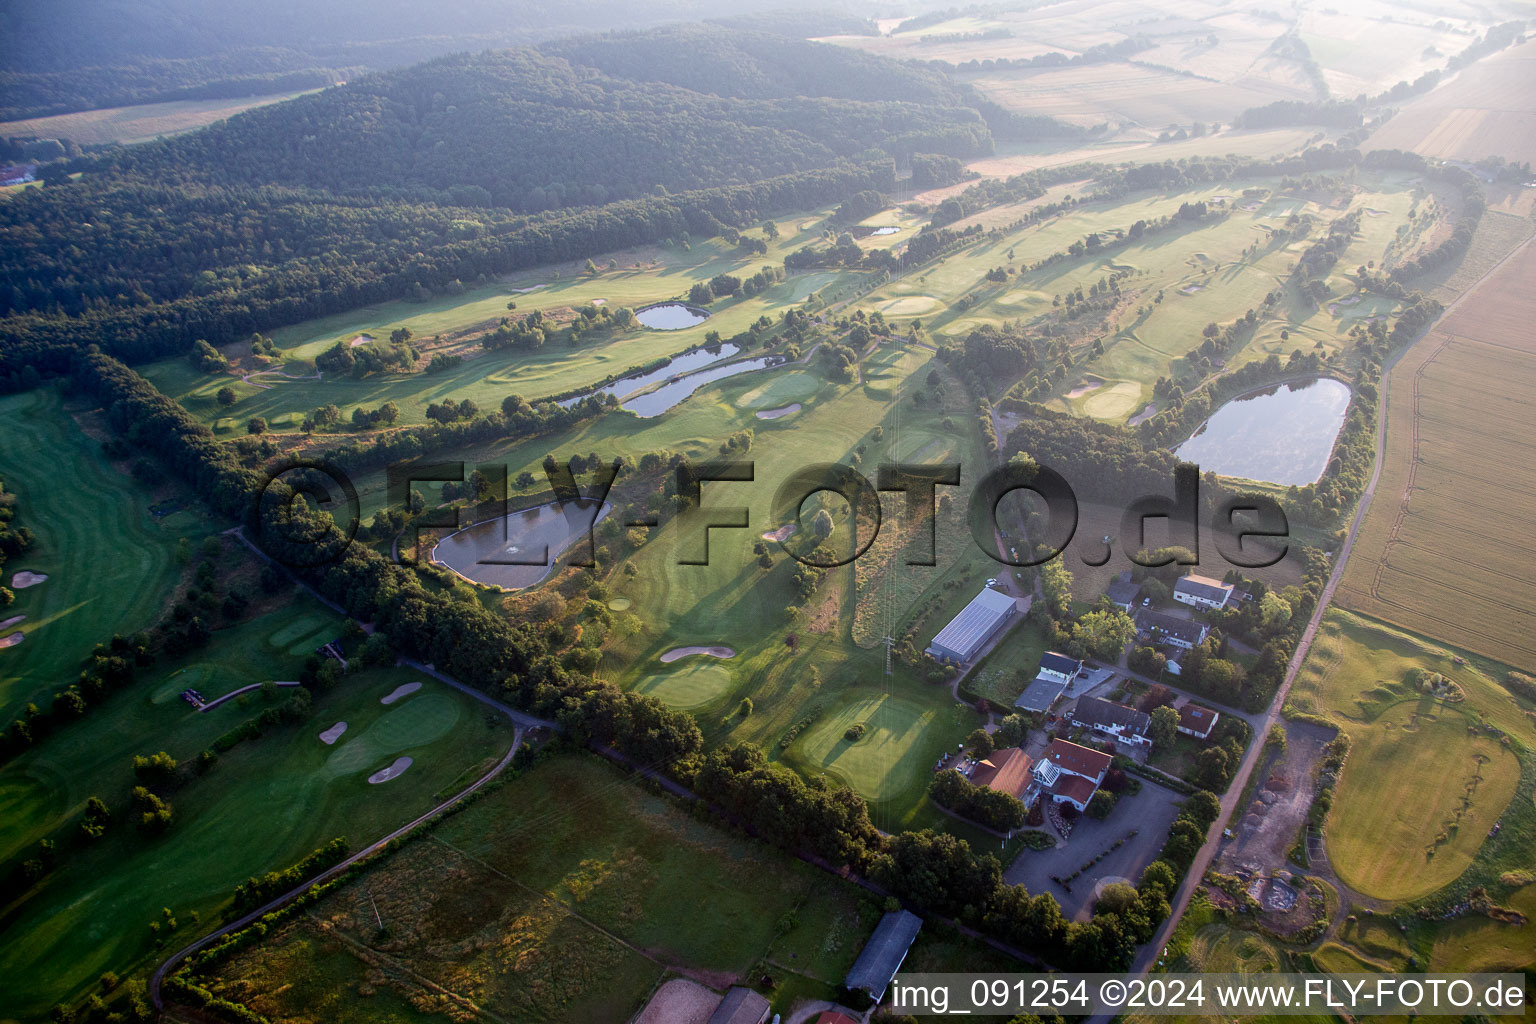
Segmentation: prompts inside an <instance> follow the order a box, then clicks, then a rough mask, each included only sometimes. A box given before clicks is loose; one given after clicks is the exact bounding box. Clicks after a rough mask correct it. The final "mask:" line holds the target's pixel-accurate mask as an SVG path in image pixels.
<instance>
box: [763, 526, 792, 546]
mask: <svg viewBox="0 0 1536 1024" xmlns="http://www.w3.org/2000/svg"><path fill="white" fill-rule="evenodd" d="M794 535H795V524H794V523H786V524H784V525H783V526H781V527H779V528H778V529H777V530H769V531H768V532H767V533H765V534H763V540H776V541H778V542H779V543H781V544H782V543H783V542H784V541H786V540H788V539H789V538H791V537H793V536H794Z"/></svg>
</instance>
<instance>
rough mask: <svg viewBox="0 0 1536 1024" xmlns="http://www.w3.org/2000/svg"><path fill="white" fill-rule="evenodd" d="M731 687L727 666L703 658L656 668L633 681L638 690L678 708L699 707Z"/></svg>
mask: <svg viewBox="0 0 1536 1024" xmlns="http://www.w3.org/2000/svg"><path fill="white" fill-rule="evenodd" d="M730 689H731V673H730V670H729V669H727V668H725V667H724V666H722V665H711V664H707V663H703V662H683V663H682V664H681V667H679V668H675V669H672V670H671V671H669V672H656V673H654V674H652V675H648V676H646V677H645V678H644V679H642V680H640V681H639V682H638V683H636V684H635V691H636V692H637V693H645V694H649V695H650V696H652V697H655V698H656V699H657V700H659V701H661V702H662V703H663V704H666V705H667V706H668V707H673V708H676V709H677V710H679V711H692V710H694V709H695V708H701V707H703V706H704V705H706V704H708V703H710V702H711V701H714V700H718V699H719V698H720V697H721V696H722V695H724V694H726V693H728V692H730Z"/></svg>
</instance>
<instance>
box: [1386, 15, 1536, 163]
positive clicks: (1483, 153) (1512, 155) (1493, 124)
mask: <svg viewBox="0 0 1536 1024" xmlns="http://www.w3.org/2000/svg"><path fill="white" fill-rule="evenodd" d="M1533 75H1536V40H1530V41H1527V42H1525V43H1522V44H1517V45H1515V46H1511V47H1510V48H1509V49H1507V50H1503V51H1500V52H1499V53H1495V54H1492V55H1490V56H1488V57H1486V58H1484V59H1483V60H1480V61H1478V62H1477V63H1475V64H1473V65H1472V66H1471V67H1468V68H1466V69H1464V70H1462V71H1461V72H1459V73H1458V74H1457V75H1456V76H1455V77H1454V78H1453V79H1451V80H1450V81H1447V82H1443V83H1441V85H1440V86H1439V87H1438V88H1436V89H1434V90H1432V91H1431V92H1428V93H1425V94H1424V95H1423V96H1419V97H1416V98H1414V99H1413V100H1410V101H1409V102H1407V103H1405V104H1403V107H1402V109H1401V110H1400V111H1399V112H1398V113H1397V115H1396V116H1395V117H1393V118H1392V119H1391V120H1389V121H1388V122H1387V123H1386V124H1384V125H1382V126H1381V127H1380V128H1378V129H1377V130H1376V131H1375V132H1373V133H1372V134H1371V137H1370V138H1369V139H1367V140H1366V143H1365V145H1366V146H1367V147H1369V148H1372V149H1408V150H1412V151H1413V152H1415V153H1421V154H1423V155H1424V156H1433V157H1441V158H1444V159H1455V160H1468V161H1476V160H1482V159H1483V158H1485V157H1490V156H1498V157H1503V158H1504V159H1505V160H1508V161H1511V162H1515V163H1528V162H1531V161H1536V108H1532V106H1531V104H1530V102H1529V100H1530V88H1529V86H1530V83H1531V81H1532V76H1533Z"/></svg>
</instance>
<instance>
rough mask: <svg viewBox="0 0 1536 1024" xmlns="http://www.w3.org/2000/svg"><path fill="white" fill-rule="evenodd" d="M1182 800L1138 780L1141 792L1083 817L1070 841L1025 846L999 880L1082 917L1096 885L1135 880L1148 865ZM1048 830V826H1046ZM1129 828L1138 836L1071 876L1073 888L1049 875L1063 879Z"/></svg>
mask: <svg viewBox="0 0 1536 1024" xmlns="http://www.w3.org/2000/svg"><path fill="white" fill-rule="evenodd" d="M1182 799H1183V797H1181V796H1180V795H1179V794H1178V793H1175V792H1174V791H1173V790H1171V789H1166V788H1164V787H1163V786H1159V785H1158V784H1157V783H1155V782H1151V781H1149V780H1147V779H1142V780H1141V792H1140V793H1138V794H1136V795H1135V796H1129V795H1124V796H1122V797H1121V798H1120V802H1119V803H1118V804H1117V805H1116V806H1115V809H1114V810H1113V811H1111V812H1110V814H1109V817H1108V818H1106V819H1105V820H1104V821H1095V820H1094V819H1092V818H1090V817H1088V816H1087V815H1084V816H1083V817H1081V818H1079V819H1078V820H1077V824H1076V826H1075V827H1074V828H1073V829H1072V838H1071V839H1069V840H1067V841H1066V842H1064V843H1058V844H1057V846H1056V848H1055V849H1054V850H1024V851H1023V852H1021V853H1020V854H1019V855H1018V857H1016V858H1015V859H1014V861H1013V863H1012V864H1010V865H1009V866H1008V870H1007V871H1006V872H1004V874H1003V878H1004V879H1005V880H1006V881H1008V882H1010V883H1019V882H1022V883H1023V884H1024V886H1025V887H1026V888H1028V889H1029V891H1030V892H1032V893H1036V892H1048V893H1050V894H1051V895H1052V896H1055V897H1056V902H1058V903H1060V904H1061V912H1062V913H1063V914H1065V915H1066V916H1067V917H1068V918H1071V919H1073V920H1086V919H1087V918H1088V915H1089V913H1090V911H1091V910H1092V909H1093V897H1094V889H1095V886H1096V883H1097V882H1098V881H1099V880H1101V879H1106V878H1110V879H1114V880H1119V879H1122V878H1123V879H1126V880H1128V881H1130V882H1131V883H1132V884H1135V882H1136V880H1137V879H1138V878H1140V877H1141V873H1142V871H1143V870H1144V869H1145V868H1146V866H1147V865H1148V864H1150V863H1152V862H1153V861H1154V860H1156V859H1157V854H1158V851H1159V850H1161V849H1162V848H1163V841H1164V840H1166V839H1167V838H1168V829H1169V827H1170V826H1171V825H1172V824H1173V819H1174V818H1176V817H1177V816H1178V813H1179V808H1178V804H1179V801H1180V800H1182ZM1046 828H1047V830H1049V828H1050V826H1046ZM1132 829H1135V830H1137V831H1136V835H1135V836H1134V837H1133V838H1131V839H1129V840H1127V841H1126V842H1125V843H1124V844H1123V845H1122V846H1121V847H1120V848H1119V849H1117V850H1115V851H1114V852H1113V853H1110V854H1109V855H1108V856H1106V857H1105V858H1104V859H1103V860H1101V861H1099V862H1098V863H1097V864H1095V865H1094V866H1093V867H1092V868H1090V869H1089V870H1088V871H1086V872H1084V873H1083V874H1081V875H1079V876H1078V877H1077V878H1076V879H1074V880H1073V881H1072V891H1071V892H1068V891H1067V890H1065V889H1063V888H1062V887H1061V886H1060V885H1058V884H1056V883H1055V882H1053V881H1051V876H1052V875H1056V876H1058V877H1060V878H1065V877H1067V876H1068V875H1070V874H1071V873H1072V872H1074V871H1076V870H1077V869H1078V868H1080V867H1082V866H1083V865H1084V864H1086V863H1087V862H1088V861H1090V860H1092V859H1093V858H1095V857H1097V856H1098V855H1099V854H1100V853H1102V852H1103V851H1105V850H1107V849H1108V848H1109V847H1111V846H1113V845H1114V844H1115V841H1116V840H1118V839H1121V838H1123V837H1124V836H1125V835H1126V833H1128V832H1130V831H1131V830H1132ZM1053 834H1054V833H1053Z"/></svg>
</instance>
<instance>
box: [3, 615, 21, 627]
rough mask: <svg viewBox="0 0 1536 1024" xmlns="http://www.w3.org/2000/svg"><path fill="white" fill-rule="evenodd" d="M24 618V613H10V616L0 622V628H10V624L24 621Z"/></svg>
mask: <svg viewBox="0 0 1536 1024" xmlns="http://www.w3.org/2000/svg"><path fill="white" fill-rule="evenodd" d="M26 618H27V617H26V616H25V615H12V616H11V617H10V618H8V619H6V620H5V621H4V622H0V629H10V628H11V627H12V626H14V625H16V624H17V623H18V622H24V621H25V620H26Z"/></svg>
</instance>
